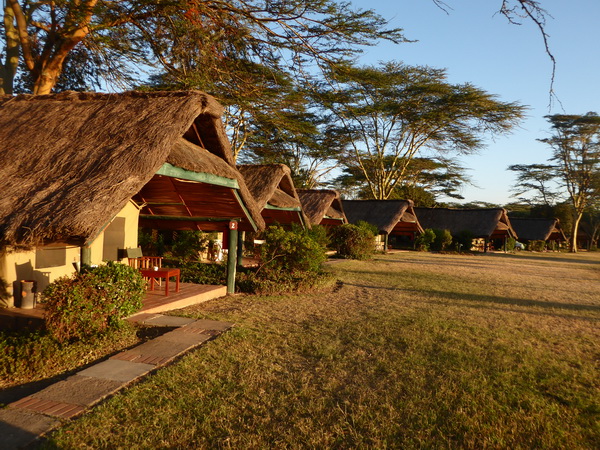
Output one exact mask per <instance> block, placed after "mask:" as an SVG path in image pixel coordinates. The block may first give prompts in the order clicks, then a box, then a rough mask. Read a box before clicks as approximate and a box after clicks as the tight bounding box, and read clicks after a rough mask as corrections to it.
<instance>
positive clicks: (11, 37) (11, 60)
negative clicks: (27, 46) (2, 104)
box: [0, 5, 19, 95]
mask: <svg viewBox="0 0 600 450" xmlns="http://www.w3.org/2000/svg"><path fill="white" fill-rule="evenodd" d="M4 38H5V43H6V46H5V56H4V57H5V60H4V63H3V64H2V66H1V67H0V78H1V80H0V90H1V91H0V93H1V94H8V95H11V94H12V93H13V82H14V79H15V75H16V73H17V68H18V67H19V33H18V32H17V28H16V26H15V13H14V11H13V9H12V7H11V6H10V5H7V6H6V8H4Z"/></svg>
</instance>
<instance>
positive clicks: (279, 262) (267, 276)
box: [236, 226, 330, 295]
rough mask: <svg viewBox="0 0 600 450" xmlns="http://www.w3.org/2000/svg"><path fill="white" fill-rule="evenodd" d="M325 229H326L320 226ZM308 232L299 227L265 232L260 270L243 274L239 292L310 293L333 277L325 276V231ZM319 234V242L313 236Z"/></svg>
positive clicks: (317, 237) (277, 227)
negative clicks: (302, 291)
mask: <svg viewBox="0 0 600 450" xmlns="http://www.w3.org/2000/svg"><path fill="white" fill-rule="evenodd" d="M319 228H322V227H319ZM319 228H316V231H315V232H314V233H313V231H314V230H313V231H308V230H304V229H301V228H299V227H294V228H293V229H292V230H285V229H284V228H282V227H280V226H271V227H269V228H267V230H265V231H264V232H263V233H262V236H261V238H262V239H264V240H265V243H264V244H263V245H262V246H261V248H260V258H259V267H258V269H256V270H249V269H248V270H242V271H239V272H238V274H237V277H236V284H237V289H238V290H240V291H242V292H247V293H254V294H264V295H268V294H279V293H284V292H294V291H300V290H307V289H311V288H314V287H316V286H319V285H321V284H322V283H323V282H324V280H326V279H328V278H330V276H329V275H325V274H323V272H322V271H321V265H322V263H323V262H324V261H325V259H326V256H325V247H324V246H323V245H322V244H321V243H320V242H319V241H321V242H324V241H325V238H326V234H325V233H324V229H322V230H319ZM314 235H316V239H315V238H313V236H314Z"/></svg>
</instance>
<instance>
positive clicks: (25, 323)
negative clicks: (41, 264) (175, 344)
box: [0, 283, 227, 330]
mask: <svg viewBox="0 0 600 450" xmlns="http://www.w3.org/2000/svg"><path fill="white" fill-rule="evenodd" d="M225 295H227V286H214V285H200V284H191V283H181V284H180V285H179V292H175V285H174V283H171V285H170V286H169V296H165V291H164V285H163V286H162V287H161V286H155V288H154V291H146V296H145V297H144V300H142V309H141V310H140V311H139V312H137V313H136V314H142V313H160V312H165V311H172V310H174V309H180V308H185V307H186V306H191V305H196V304H198V303H203V302H206V301H208V300H213V299H215V298H219V297H223V296H225ZM136 314H134V316H135V315H136ZM43 325H44V305H43V304H38V305H36V306H35V308H33V309H21V308H0V330H24V329H29V330H37V329H40V328H42V327H43Z"/></svg>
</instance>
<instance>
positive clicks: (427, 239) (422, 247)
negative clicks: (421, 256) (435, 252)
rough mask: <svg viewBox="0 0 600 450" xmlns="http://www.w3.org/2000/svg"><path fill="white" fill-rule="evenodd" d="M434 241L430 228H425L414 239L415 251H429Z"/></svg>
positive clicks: (433, 233) (433, 234)
mask: <svg viewBox="0 0 600 450" xmlns="http://www.w3.org/2000/svg"><path fill="white" fill-rule="evenodd" d="M434 240H435V232H434V231H433V230H432V229H431V228H427V229H425V230H423V233H421V234H420V235H419V236H417V238H416V239H415V246H416V248H417V250H419V251H422V252H427V251H429V248H430V247H431V244H432V243H433V241H434Z"/></svg>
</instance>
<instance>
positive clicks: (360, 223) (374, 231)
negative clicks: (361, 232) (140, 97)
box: [355, 220, 379, 236]
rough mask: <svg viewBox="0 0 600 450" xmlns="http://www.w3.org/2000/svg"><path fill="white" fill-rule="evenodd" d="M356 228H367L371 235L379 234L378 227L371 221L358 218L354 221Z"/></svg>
mask: <svg viewBox="0 0 600 450" xmlns="http://www.w3.org/2000/svg"><path fill="white" fill-rule="evenodd" d="M355 225H356V226H357V227H358V228H362V229H365V230H368V231H369V232H370V233H371V234H372V235H373V236H377V235H378V234H379V228H377V226H376V225H373V224H372V223H369V222H367V221H365V220H359V221H357V222H356V223H355Z"/></svg>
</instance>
